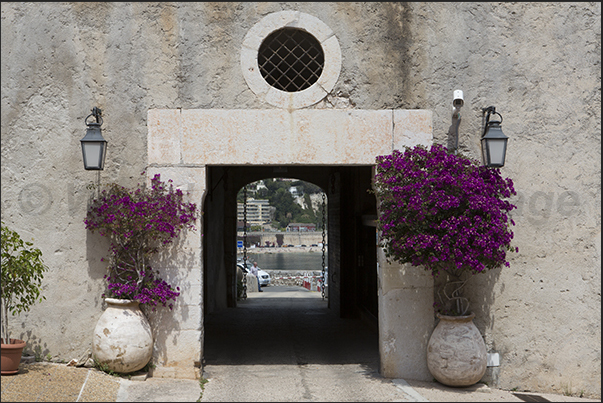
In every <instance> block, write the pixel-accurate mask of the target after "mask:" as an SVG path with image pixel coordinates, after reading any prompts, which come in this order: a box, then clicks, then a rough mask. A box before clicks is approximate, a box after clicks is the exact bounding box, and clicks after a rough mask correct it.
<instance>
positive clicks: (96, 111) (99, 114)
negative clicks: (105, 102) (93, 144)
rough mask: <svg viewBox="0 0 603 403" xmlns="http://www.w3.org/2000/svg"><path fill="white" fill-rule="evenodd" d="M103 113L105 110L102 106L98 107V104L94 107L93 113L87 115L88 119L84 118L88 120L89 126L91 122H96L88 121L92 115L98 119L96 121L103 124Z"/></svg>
mask: <svg viewBox="0 0 603 403" xmlns="http://www.w3.org/2000/svg"><path fill="white" fill-rule="evenodd" d="M102 113H103V111H102V110H101V109H100V108H98V107H96V106H95V107H94V108H92V113H91V114H90V115H88V116H86V119H84V121H85V122H86V125H87V126H89V125H90V124H94V123H88V118H89V117H90V116H94V118H95V119H96V123H97V124H98V125H102V124H103V118H102Z"/></svg>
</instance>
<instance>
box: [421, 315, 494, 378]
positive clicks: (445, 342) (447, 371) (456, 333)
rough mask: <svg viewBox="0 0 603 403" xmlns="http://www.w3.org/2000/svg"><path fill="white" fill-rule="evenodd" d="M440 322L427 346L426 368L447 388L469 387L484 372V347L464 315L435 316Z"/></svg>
mask: <svg viewBox="0 0 603 403" xmlns="http://www.w3.org/2000/svg"><path fill="white" fill-rule="evenodd" d="M437 316H438V318H440V322H439V323H438V325H437V326H436V328H435V329H434V330H433V333H432V334H431V337H430V339H429V343H428V344H427V367H428V368H429V371H430V372H431V374H432V375H433V377H434V378H435V379H436V380H437V381H438V382H440V383H443V384H444V385H448V386H470V385H473V384H475V383H477V382H478V381H479V380H480V379H482V377H483V376H484V374H485V373H486V365H487V357H486V344H485V343H484V340H483V339H482V335H481V334H480V332H479V330H478V329H477V327H476V326H475V324H474V323H473V318H474V317H475V314H474V313H472V314H470V315H467V316H446V315H440V314H438V315H437Z"/></svg>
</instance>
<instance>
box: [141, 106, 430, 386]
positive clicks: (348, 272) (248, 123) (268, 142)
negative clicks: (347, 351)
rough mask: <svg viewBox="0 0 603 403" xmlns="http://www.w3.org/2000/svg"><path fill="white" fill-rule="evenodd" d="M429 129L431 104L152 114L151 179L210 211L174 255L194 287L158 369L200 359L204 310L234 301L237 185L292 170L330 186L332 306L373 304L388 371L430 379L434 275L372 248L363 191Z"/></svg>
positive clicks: (371, 204)
mask: <svg viewBox="0 0 603 403" xmlns="http://www.w3.org/2000/svg"><path fill="white" fill-rule="evenodd" d="M431 130H432V126H431V112H430V111H425V110H358V109H350V110H334V109H328V110H327V109H299V110H284V109H267V110H181V109H174V110H166V109H161V110H149V114H148V158H149V168H148V169H147V175H149V176H152V175H154V174H156V173H160V174H162V178H164V179H173V180H174V185H175V186H179V187H182V188H184V189H187V190H189V191H190V192H192V197H193V198H195V200H196V201H198V202H199V204H200V205H202V206H203V207H202V208H203V212H204V215H203V217H202V230H201V233H200V234H199V235H198V237H197V238H195V237H194V236H191V237H190V238H189V239H188V241H187V242H188V245H190V246H188V245H187V246H186V252H188V253H189V255H190V253H191V252H192V254H193V255H194V256H192V257H191V256H189V255H187V257H186V259H183V257H182V256H180V255H179V253H178V252H177V251H176V253H175V255H174V256H173V264H177V265H182V264H184V265H186V270H183V271H182V278H181V281H182V282H183V284H186V286H187V290H186V293H185V296H184V298H185V301H184V302H183V303H182V304H181V306H182V308H180V311H178V310H177V311H176V312H174V313H173V316H172V318H173V319H172V320H173V321H174V323H171V324H170V325H172V326H171V327H170V328H169V329H166V331H165V334H164V335H162V338H163V339H162V343H161V344H160V345H159V354H161V355H162V357H165V362H164V363H160V366H158V368H156V371H155V373H156V374H160V373H161V371H162V370H164V369H165V371H166V373H167V375H166V376H172V375H171V374H172V372H174V371H180V369H181V368H182V372H183V373H188V372H187V371H189V369H188V368H190V367H193V366H195V365H197V366H198V365H199V364H200V362H201V357H202V356H203V351H202V345H203V316H204V313H205V312H212V311H213V310H215V309H216V308H217V307H228V306H234V305H236V289H235V287H234V285H235V284H236V282H235V281H234V271H229V269H228V268H230V267H232V268H234V267H235V262H236V191H237V190H238V189H239V188H240V187H241V186H243V185H245V184H246V183H249V182H252V181H254V180H258V179H261V178H267V177H274V176H275V174H274V171H275V170H283V169H286V170H287V171H288V172H287V176H294V177H296V178H299V179H302V180H306V181H309V182H312V183H316V184H317V185H319V186H321V187H322V188H325V189H327V193H328V196H329V217H330V221H329V228H330V230H329V240H328V244H329V254H330V255H329V260H330V262H329V265H330V267H329V272H330V273H329V277H330V279H329V280H330V282H329V294H330V299H332V301H329V303H330V304H331V310H333V311H334V312H336V313H337V315H339V317H356V316H359V315H362V314H363V312H364V311H365V308H366V310H368V311H369V312H371V309H372V312H375V311H376V312H377V315H378V328H379V351H380V361H381V373H382V375H383V376H386V377H402V378H403V377H407V378H412V379H429V377H430V375H429V371H428V369H427V366H426V363H425V359H424V357H425V351H426V346H427V340H428V338H429V334H430V332H431V330H432V329H433V323H434V320H433V312H432V303H433V280H432V279H431V278H430V277H429V276H425V275H423V273H420V272H417V271H409V270H405V268H404V267H402V266H399V265H389V264H387V263H386V262H385V259H384V256H383V255H382V253H381V252H380V251H379V249H378V248H377V249H376V248H375V244H376V239H375V228H374V227H373V226H371V222H372V221H373V219H374V218H375V213H376V208H375V200H374V197H373V196H372V195H370V194H368V192H367V190H368V189H370V183H371V181H372V175H373V172H372V170H373V166H374V164H375V158H376V156H378V155H384V154H390V153H391V152H392V150H394V149H403V148H404V147H406V146H413V145H416V144H425V145H428V144H430V143H431V141H432V134H431ZM278 175H279V176H282V174H280V173H279V174H278ZM367 224H368V225H367ZM195 242H198V243H197V246H196V247H195V245H194V243H195ZM375 250H376V251H377V258H376V259H375V258H374V256H375ZM183 254H184V251H183ZM167 263H168V264H169V262H167ZM363 268H366V270H365V269H363ZM375 268H376V270H375ZM375 271H376V272H377V274H376V276H375V275H371V274H370V273H375ZM229 276H232V277H233V278H229ZM363 276H365V277H363ZM375 283H376V284H375ZM334 284H337V286H336V287H334ZM375 289H376V290H377V293H376V294H377V295H376V296H375V293H374V292H373V290H375ZM371 298H373V299H372V300H371ZM374 298H376V305H375V300H374ZM367 306H368V307H367ZM375 307H376V308H375ZM401 318H404V319H403V320H401ZM182 340H187V342H186V343H184V342H182ZM195 343H198V344H195ZM157 344H158V343H156V346H157ZM161 365H163V366H161ZM159 376H161V375H159Z"/></svg>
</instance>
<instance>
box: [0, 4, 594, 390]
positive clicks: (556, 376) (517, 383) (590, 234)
mask: <svg viewBox="0 0 603 403" xmlns="http://www.w3.org/2000/svg"><path fill="white" fill-rule="evenodd" d="M281 10H300V11H303V12H305V13H308V14H310V15H313V16H316V17H317V18H320V19H321V20H322V21H323V22H324V23H325V24H327V25H328V26H329V27H330V28H331V29H332V30H333V31H334V32H335V34H336V36H337V38H338V40H339V43H340V46H341V54H342V69H341V73H340V76H339V79H338V81H337V83H336V85H335V87H334V89H333V90H332V92H331V94H330V95H329V96H328V97H327V99H326V100H325V101H323V102H321V103H319V104H318V105H315V106H313V107H312V108H337V109H342V108H353V109H427V110H432V111H433V129H434V130H433V132H434V138H435V141H436V142H438V143H443V144H447V143H448V141H449V139H448V136H447V132H448V128H449V126H450V124H451V103H452V93H453V90H455V89H462V90H463V91H464V97H465V106H464V107H463V108H462V110H461V116H462V121H461V124H460V129H459V133H460V139H459V143H460V150H461V151H462V152H464V153H467V154H469V155H471V156H474V157H476V158H478V157H479V134H480V127H481V108H483V107H486V106H490V105H494V106H496V110H497V111H498V112H500V113H501V114H502V115H503V118H504V121H503V130H504V132H505V134H507V135H508V136H509V137H510V140H509V149H508V155H507V162H506V165H505V167H504V168H503V169H502V173H503V175H504V176H508V177H510V178H512V179H513V181H514V183H515V187H516V190H517V192H518V195H517V196H516V197H515V198H514V202H515V203H516V204H517V205H518V210H516V211H515V212H514V214H513V218H514V220H515V222H516V226H515V227H514V232H515V238H514V245H516V246H518V247H519V253H518V254H512V255H511V266H510V267H509V268H506V267H505V268H502V269H499V270H496V271H492V272H491V273H489V274H487V275H484V276H481V278H477V277H476V278H475V279H472V281H473V280H475V281H473V283H472V284H471V287H472V290H473V294H472V303H473V307H474V310H475V311H476V313H477V318H476V320H475V322H476V324H477V326H478V328H479V329H480V331H482V333H483V334H484V335H485V338H486V342H487V346H488V349H489V351H491V352H498V353H500V355H501V367H500V379H499V386H501V387H503V388H509V389H510V388H514V387H517V388H519V389H527V390H536V391H538V390H540V391H555V392H565V391H567V390H569V391H571V392H573V393H580V392H582V391H583V392H584V393H585V394H586V395H591V396H600V390H601V384H600V377H601V361H600V360H601V358H600V352H601V326H600V323H601V322H600V317H601V309H600V307H601V300H600V295H601V294H600V291H601V276H600V274H601V272H600V267H601V233H600V228H601V213H600V207H601V165H600V164H601V163H600V161H601V134H600V133H601V98H600V94H601V92H600V91H601V73H600V71H601V53H600V49H601V37H600V34H601V25H600V22H601V4H600V3H7V2H3V3H2V4H1V13H2V26H1V28H2V29H1V35H2V48H1V50H2V59H1V87H2V99H1V107H2V108H1V114H2V115H1V116H2V127H1V147H2V162H1V164H2V176H1V180H2V220H3V221H4V222H5V223H7V224H9V225H10V226H11V227H13V228H14V229H16V230H18V231H19V232H20V233H21V235H22V236H23V237H24V238H26V239H28V240H31V239H33V240H34V242H35V244H36V246H38V247H40V248H41V249H42V251H43V256H44V259H45V261H46V263H47V264H48V266H49V267H50V272H49V273H48V274H47V275H46V276H45V282H44V283H45V285H44V294H45V295H46V301H44V302H42V303H40V304H38V305H36V306H34V308H33V309H32V311H31V312H30V313H28V314H24V315H22V316H21V317H20V318H17V319H15V320H14V321H13V322H12V323H13V324H14V325H16V329H18V330H16V333H17V335H19V336H21V337H24V338H27V339H29V340H30V342H31V344H32V345H33V346H35V347H36V348H39V349H40V352H42V353H43V355H46V354H51V355H52V356H53V357H54V358H55V359H57V360H66V361H68V360H69V359H71V358H77V357H79V356H81V354H83V353H84V352H85V351H86V349H88V348H89V344H90V339H91V330H92V329H93V328H94V324H95V323H96V321H97V319H98V317H99V316H100V314H101V313H102V299H101V297H100V295H101V293H102V290H103V287H104V284H103V278H102V277H103V275H104V267H103V264H102V263H101V262H100V258H101V257H102V256H103V255H105V251H106V248H107V245H106V243H105V242H104V240H103V239H102V238H100V237H98V236H95V235H91V234H89V233H87V231H85V229H84V226H83V222H82V221H83V218H84V215H85V211H86V203H87V200H88V197H89V196H90V191H89V190H88V189H86V185H87V184H88V183H91V182H92V183H97V182H99V181H100V182H101V183H108V182H118V183H120V184H122V185H126V186H127V185H134V184H135V183H136V182H138V181H139V180H142V179H143V177H141V176H140V173H141V172H142V171H144V170H145V169H146V168H147V166H146V165H147V160H148V156H147V154H148V152H147V149H146V144H147V127H146V123H147V122H146V120H147V112H148V110H149V109H157V108H166V109H175V108H182V109H271V108H272V106H270V105H267V104H266V103H264V102H263V101H261V100H259V98H258V97H256V96H255V94H254V93H253V92H252V91H250V89H249V88H248V87H247V85H246V83H245V80H244V77H243V75H242V73H241V67H240V50H241V42H242V41H243V38H244V37H245V35H246V33H247V32H248V30H249V29H250V28H251V27H252V26H253V25H254V24H255V23H256V22H257V21H258V20H260V19H261V18H262V17H263V16H265V15H267V14H269V13H271V12H276V11H281ZM93 106H98V107H100V108H101V109H102V110H103V116H104V124H103V136H104V137H105V138H106V139H107V140H108V141H109V154H108V157H107V164H106V167H105V170H104V171H102V172H101V173H100V174H98V173H96V172H87V171H84V170H83V167H82V160H81V151H80V144H79V140H80V139H81V138H82V137H83V136H84V133H85V125H84V118H85V117H86V116H87V115H88V114H89V113H90V109H91V108H92V107H93ZM198 201H200V200H198ZM170 323H171V322H170Z"/></svg>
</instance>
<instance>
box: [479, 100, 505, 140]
mask: <svg viewBox="0 0 603 403" xmlns="http://www.w3.org/2000/svg"><path fill="white" fill-rule="evenodd" d="M486 113H488V114H487V115H486V122H485V123H484V124H483V125H482V126H483V128H484V129H483V131H482V137H484V136H485V135H486V130H487V129H488V122H489V121H490V115H492V114H496V115H498V116H500V122H498V123H502V121H503V117H502V115H501V114H500V113H498V112H496V108H495V107H494V106H488V107H487V108H482V117H483V115H484V114H486Z"/></svg>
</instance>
